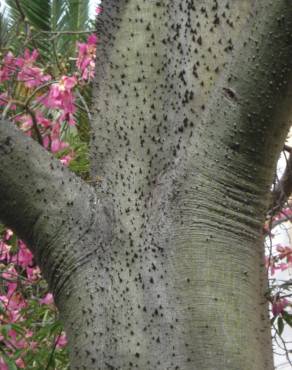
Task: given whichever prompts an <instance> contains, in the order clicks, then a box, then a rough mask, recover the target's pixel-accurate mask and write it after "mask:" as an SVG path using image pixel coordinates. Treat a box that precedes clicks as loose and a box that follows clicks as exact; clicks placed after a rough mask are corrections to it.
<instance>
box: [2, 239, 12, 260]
mask: <svg viewBox="0 0 292 370" xmlns="http://www.w3.org/2000/svg"><path fill="white" fill-rule="evenodd" d="M10 249H11V246H10V245H8V244H6V243H4V241H3V240H0V261H4V260H6V261H9V260H10Z"/></svg>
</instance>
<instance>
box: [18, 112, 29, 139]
mask: <svg viewBox="0 0 292 370" xmlns="http://www.w3.org/2000/svg"><path fill="white" fill-rule="evenodd" d="M15 121H16V122H19V123H20V126H19V127H20V129H21V130H22V131H24V132H25V133H26V134H27V135H28V136H31V129H32V126H33V123H32V118H31V115H29V114H22V115H20V116H17V117H16V118H15Z"/></svg>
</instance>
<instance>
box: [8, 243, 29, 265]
mask: <svg viewBox="0 0 292 370" xmlns="http://www.w3.org/2000/svg"><path fill="white" fill-rule="evenodd" d="M18 248H19V250H18V253H17V254H16V255H14V256H13V259H12V262H13V263H15V264H16V265H19V266H21V267H24V268H25V267H27V266H29V265H31V264H32V261H33V255H32V253H31V251H30V250H29V249H28V248H27V246H26V244H25V243H24V242H23V241H22V240H18Z"/></svg>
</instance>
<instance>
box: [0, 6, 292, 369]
mask: <svg viewBox="0 0 292 370" xmlns="http://www.w3.org/2000/svg"><path fill="white" fill-rule="evenodd" d="M103 8H104V9H103V12H102V15H101V16H100V19H99V21H98V25H97V26H98V34H99V36H100V42H99V47H98V56H97V68H98V70H97V79H96V86H95V92H94V94H95V99H94V100H95V103H94V107H93V111H94V112H93V113H94V116H95V118H94V120H93V122H92V141H91V161H92V177H93V178H94V177H95V176H98V177H99V178H100V179H102V181H100V182H99V183H98V184H97V186H96V189H95V191H93V189H92V188H89V187H88V186H87V185H86V184H84V183H83V182H82V181H81V180H78V179H77V178H76V177H75V176H73V175H71V174H70V173H69V172H68V171H67V170H65V169H62V167H61V166H60V165H57V164H56V162H55V161H54V160H53V159H52V158H50V157H49V156H48V155H47V154H45V153H44V152H43V151H42V150H41V149H39V148H38V147H37V146H36V145H35V144H33V143H32V142H31V141H30V140H28V139H23V138H21V136H20V135H19V133H17V132H16V131H15V130H13V129H12V128H11V127H8V124H7V123H5V122H2V123H1V125H0V138H1V139H0V140H1V141H0V151H1V155H3V156H4V157H3V158H4V160H3V161H2V163H3V164H1V167H0V173H1V175H0V184H1V194H2V195H1V199H0V200H1V203H2V200H3V206H2V204H1V206H0V214H1V217H2V219H3V220H4V221H5V222H7V223H8V224H10V225H12V226H13V227H14V228H15V229H16V230H17V231H19V233H20V235H21V236H23V237H24V238H25V239H26V240H29V241H30V242H31V244H32V245H35V247H34V250H35V251H36V253H37V256H38V258H39V261H40V262H41V266H42V268H43V269H44V271H45V273H46V276H47V278H48V279H49V281H50V282H51V286H52V288H53V289H54V291H55V295H56V300H57V304H58V306H59V309H60V311H61V315H62V318H63V321H64V323H65V327H66V330H67V333H68V335H69V342H70V349H71V363H72V366H71V368H72V370H81V369H82V370H97V369H98V370H101V369H102V370H104V369H116V370H118V369H120V370H130V369H141V370H153V369H159V370H174V369H176V370H178V369H180V370H226V369H228V370H271V369H273V361H272V353H271V340H270V331H269V330H270V329H269V322H268V314H267V303H266V302H265V299H264V293H265V289H266V277H265V274H264V269H263V243H262V242H263V241H262V230H261V229H262V222H263V217H264V213H265V210H266V207H267V204H268V193H269V189H270V184H271V182H272V177H273V173H274V169H275V163H276V160H277V156H278V154H279V151H280V149H281V148H282V146H283V142H284V138H285V136H286V133H287V130H288V127H289V122H288V117H289V115H290V114H291V109H290V106H291V60H292V12H291V2H290V1H288V0H273V1H268V0H265V1H264V0H263V1H257V7H255V6H254V2H253V1H251V0H244V1H243V0H241V1H228V0H224V1H220V2H219V1H216V0H207V1H199V0H198V1H192V0H187V1H178V0H177V1H176V0H175V1H142V0H119V1H117V0H104V1H103ZM247 21H248V22H247ZM243 34H244V36H243ZM8 138H9V140H8ZM11 140H12V141H11ZM17 141H19V143H20V146H19V147H18V145H16V142H17ZM11 142H12V143H14V144H13V145H10V143H11ZM28 143H29V146H28ZM28 151H32V153H33V154H30V155H29V157H28V156H24V155H23V154H22V153H26V152H28ZM31 158H36V160H33V159H31ZM51 164H53V168H49V166H50V165H51ZM15 168H16V169H18V171H19V173H20V175H21V176H20V178H21V182H20V184H21V185H20V184H19V183H18V182H17V181H16V179H15ZM11 169H13V170H11ZM7 175H9V176H10V177H8V179H6V177H7ZM49 175H50V176H49ZM42 178H44V179H45V180H42ZM62 181H63V182H64V183H62ZM11 182H13V187H11V186H9V184H11ZM44 182H45V183H46V186H45V185H44ZM22 188H23V189H25V191H24V194H22ZM37 189H41V192H45V196H44V194H43V195H42V196H38V195H37V194H38V193H37ZM32 192H34V193H36V194H34V193H32ZM23 195H24V196H23ZM51 198H52V201H51ZM43 199H48V205H47V207H46V208H44V207H43V206H42V204H43ZM49 200H50V201H49ZM13 201H14V202H15V210H17V212H19V213H17V215H16V214H15V212H14V211H12V210H11V207H10V205H11V204H13V203H11V202H13ZM5 202H6V203H5ZM68 203H69V204H68ZM5 204H6V206H5ZM8 206H9V207H8ZM7 209H10V210H11V212H10V211H9V210H8V211H7ZM40 209H41V211H40ZM44 209H45V210H44ZM9 212H10V213H11V214H10V213H9ZM26 219H27V220H28V221H26ZM64 220H69V222H68V224H67V223H66V225H62V222H63V221H64ZM60 225H62V226H60ZM31 230H33V233H31ZM55 230H57V232H55ZM63 267H64V270H62V269H63ZM59 282H61V283H59Z"/></svg>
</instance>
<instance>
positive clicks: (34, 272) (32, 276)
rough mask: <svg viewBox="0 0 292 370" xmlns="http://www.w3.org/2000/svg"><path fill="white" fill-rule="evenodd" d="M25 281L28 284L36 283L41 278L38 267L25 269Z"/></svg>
mask: <svg viewBox="0 0 292 370" xmlns="http://www.w3.org/2000/svg"><path fill="white" fill-rule="evenodd" d="M26 275H27V279H28V281H29V282H30V283H32V282H34V281H37V280H39V279H40V277H41V270H40V268H39V267H38V266H36V267H29V266H28V267H27V268H26Z"/></svg>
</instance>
